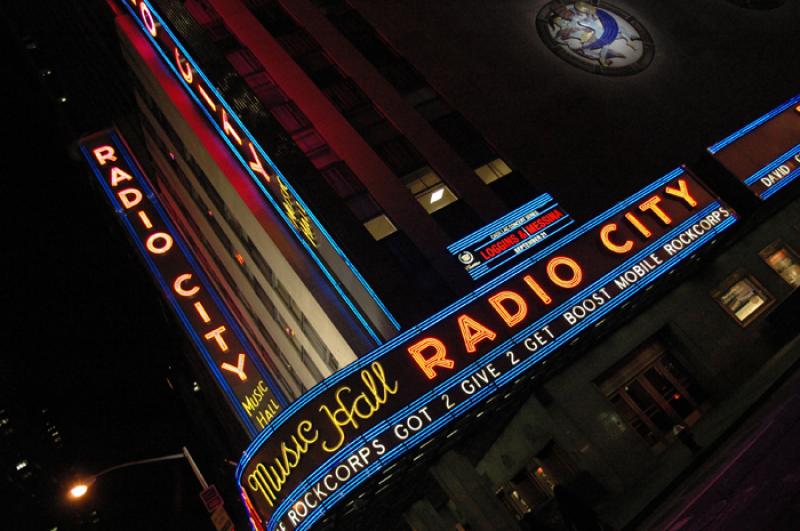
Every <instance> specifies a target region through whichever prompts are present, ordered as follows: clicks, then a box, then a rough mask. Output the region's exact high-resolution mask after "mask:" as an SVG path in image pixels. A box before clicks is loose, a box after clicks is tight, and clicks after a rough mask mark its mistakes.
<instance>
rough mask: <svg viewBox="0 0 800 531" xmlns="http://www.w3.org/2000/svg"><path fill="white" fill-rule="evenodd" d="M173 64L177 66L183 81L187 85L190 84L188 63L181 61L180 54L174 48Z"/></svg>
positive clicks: (190, 74) (190, 68)
mask: <svg viewBox="0 0 800 531" xmlns="http://www.w3.org/2000/svg"><path fill="white" fill-rule="evenodd" d="M175 63H176V64H177V65H178V71H180V73H181V76H183V80H184V81H186V82H187V83H191V82H192V79H193V76H192V66H191V65H190V64H189V63H188V61H181V52H179V51H178V49H177V48H175Z"/></svg>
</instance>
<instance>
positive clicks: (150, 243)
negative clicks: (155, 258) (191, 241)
mask: <svg viewBox="0 0 800 531" xmlns="http://www.w3.org/2000/svg"><path fill="white" fill-rule="evenodd" d="M159 242H160V243H159ZM173 243H174V241H173V240H172V236H170V235H169V234H167V233H166V232H156V233H153V234H151V235H150V236H148V237H147V240H146V241H145V246H146V247H147V250H148V251H150V252H151V253H153V254H164V253H166V252H167V251H169V250H170V249H172V244H173Z"/></svg>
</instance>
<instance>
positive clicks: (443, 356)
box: [408, 337, 456, 380]
mask: <svg viewBox="0 0 800 531" xmlns="http://www.w3.org/2000/svg"><path fill="white" fill-rule="evenodd" d="M428 348H432V349H433V350H434V352H433V355H431V356H429V357H425V355H424V354H423V353H422V352H423V351H424V350H425V349H428ZM408 352H409V354H411V357H412V358H413V359H414V361H416V362H417V365H419V367H420V369H422V372H424V373H425V376H427V377H428V379H429V380H433V379H434V378H436V371H435V370H433V368H434V367H444V368H445V369H452V368H453V367H454V366H455V364H456V363H455V362H454V361H453V360H451V359H449V358H448V357H447V349H446V348H445V346H444V343H442V342H441V341H439V340H438V339H436V338H433V337H426V338H425V339H423V340H421V341H417V342H416V343H414V344H413V345H411V346H410V347H408Z"/></svg>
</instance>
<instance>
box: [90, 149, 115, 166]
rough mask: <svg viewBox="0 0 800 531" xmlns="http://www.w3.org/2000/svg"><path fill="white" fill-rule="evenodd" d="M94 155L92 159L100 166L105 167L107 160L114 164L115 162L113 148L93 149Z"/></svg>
mask: <svg viewBox="0 0 800 531" xmlns="http://www.w3.org/2000/svg"><path fill="white" fill-rule="evenodd" d="M92 153H93V154H94V158H95V159H96V160H97V163H98V164H99V165H100V166H105V165H106V162H108V161H109V160H110V161H112V162H114V161H115V160H117V156H116V155H115V153H114V148H113V147H111V146H100V147H99V148H95V149H93V150H92Z"/></svg>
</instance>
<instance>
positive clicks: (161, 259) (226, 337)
mask: <svg viewBox="0 0 800 531" xmlns="http://www.w3.org/2000/svg"><path fill="white" fill-rule="evenodd" d="M80 148H81V152H82V153H83V156H84V158H85V159H86V161H87V162H88V163H89V166H90V167H91V168H92V171H93V172H94V174H95V176H96V177H97V179H98V181H99V182H100V185H101V186H102V188H103V191H104V192H105V193H106V196H107V197H108V199H109V201H110V202H111V204H112V206H113V207H114V210H115V211H116V212H117V214H118V215H119V216H120V220H121V221H122V224H123V225H124V226H125V228H126V229H127V230H128V232H129V233H130V236H131V238H132V239H133V241H134V243H135V244H136V246H137V248H138V249H139V251H140V253H141V254H142V257H143V258H144V259H145V262H146V263H147V265H148V267H149V269H150V272H151V273H152V275H153V277H154V278H155V280H156V282H157V283H158V285H159V287H160V288H161V289H162V291H163V292H164V295H165V296H166V298H167V300H168V301H169V302H170V305H171V306H172V309H173V310H174V311H175V314H176V315H177V317H178V319H179V320H180V322H181V323H182V324H183V327H184V329H185V330H186V332H187V334H188V335H189V337H190V338H191V339H192V341H193V342H194V344H195V346H196V348H197V351H198V352H199V353H200V354H201V356H202V358H203V360H204V362H205V363H206V365H207V366H208V368H209V370H210V371H211V373H212V374H213V375H214V377H215V379H216V380H217V382H218V384H219V386H220V388H221V389H222V391H223V393H224V395H225V397H226V398H227V400H228V402H229V404H230V406H231V408H232V409H233V410H234V411H235V412H236V414H237V416H238V418H239V419H240V420H241V422H242V424H243V425H244V427H245V428H246V431H247V432H248V434H249V435H250V436H251V437H253V436H255V434H256V433H258V432H259V431H261V430H262V429H263V428H264V427H265V426H267V425H268V424H269V422H270V421H271V420H272V419H273V418H274V417H275V415H277V413H278V412H279V411H281V410H282V409H283V405H285V404H286V401H285V400H284V399H283V398H282V397H281V396H280V395H279V393H278V392H277V391H276V390H277V387H276V385H275V384H274V382H273V381H272V379H271V378H270V377H269V374H268V373H267V371H266V370H265V368H264V366H263V365H262V364H261V361H260V360H259V358H258V355H257V354H256V353H255V352H254V350H253V348H252V346H251V345H250V344H249V342H248V340H247V338H246V337H245V336H244V334H243V333H242V331H241V330H240V329H239V327H238V325H237V324H236V321H235V320H234V319H233V318H232V316H231V315H230V313H229V312H228V310H227V308H226V307H225V305H224V303H223V302H222V301H221V300H220V298H219V296H218V295H217V293H216V291H215V290H214V288H213V287H212V286H211V284H210V283H209V281H208V279H207V278H206V276H205V274H204V273H203V270H202V268H200V267H199V266H198V264H197V263H196V261H195V259H194V257H193V255H192V253H191V251H190V250H189V249H188V247H187V246H186V244H185V243H184V242H183V238H182V237H181V235H180V233H179V232H178V231H177V230H175V228H174V227H173V226H172V223H171V221H170V219H169V217H168V215H167V214H166V213H165V212H164V210H163V208H162V207H161V205H160V204H159V202H158V199H157V198H156V196H155V195H154V194H153V191H152V189H151V188H150V185H149V184H148V182H147V180H146V179H145V178H144V176H143V173H142V172H141V170H140V168H139V167H138V165H137V164H136V162H135V161H134V159H133V157H132V156H131V154H130V151H129V150H128V148H127V146H126V144H125V142H124V141H123V140H122V138H121V137H120V135H119V134H118V133H117V132H116V131H113V130H108V131H101V132H98V133H95V134H93V135H91V136H88V137H85V138H82V139H81V141H80Z"/></svg>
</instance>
